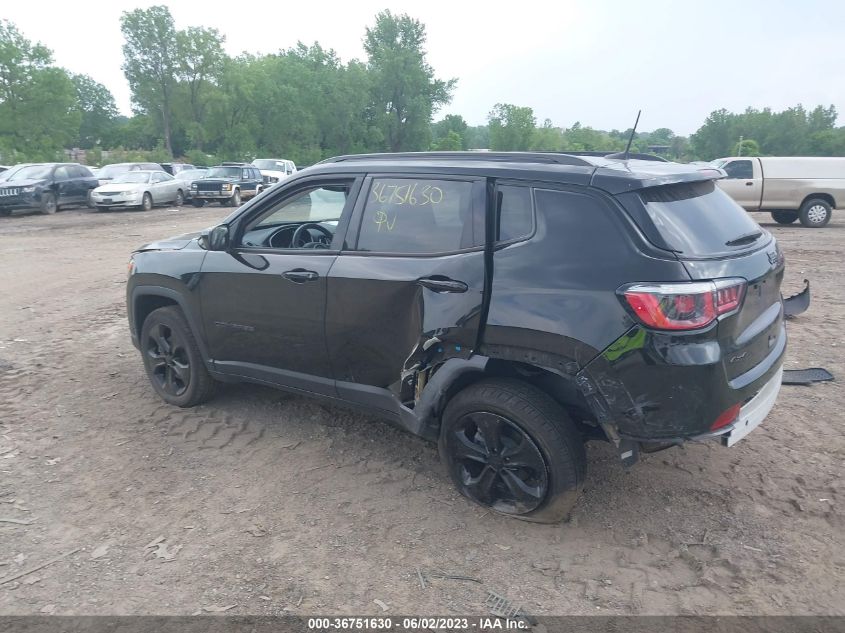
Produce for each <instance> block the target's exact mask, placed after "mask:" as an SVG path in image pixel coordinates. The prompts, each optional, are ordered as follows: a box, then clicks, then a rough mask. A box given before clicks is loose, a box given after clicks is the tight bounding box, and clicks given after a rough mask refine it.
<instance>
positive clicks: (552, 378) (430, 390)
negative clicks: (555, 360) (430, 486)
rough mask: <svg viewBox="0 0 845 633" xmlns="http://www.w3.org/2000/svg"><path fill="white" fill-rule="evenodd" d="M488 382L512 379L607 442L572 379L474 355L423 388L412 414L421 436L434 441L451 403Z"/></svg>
mask: <svg viewBox="0 0 845 633" xmlns="http://www.w3.org/2000/svg"><path fill="white" fill-rule="evenodd" d="M489 378H514V379H517V380H520V381H522V382H525V383H527V384H530V385H533V386H534V387H537V388H538V389H540V390H541V391H543V392H544V393H546V394H547V395H549V396H550V397H551V398H552V399H553V400H554V401H555V402H556V403H558V404H559V405H561V406H562V407H563V408H564V409H565V410H566V412H567V413H568V414H569V415H570V417H571V418H572V420H573V421H574V422H575V423H576V424H577V426H578V428H579V430H580V431H581V433H582V435H583V436H584V437H585V438H593V439H607V437H606V436H605V433H604V431H603V430H602V428H601V426H600V425H599V423H598V421H597V416H596V414H595V412H594V411H593V407H592V406H591V404H590V402H589V401H588V400H587V398H586V397H585V396H584V395H583V394H582V393H581V389H580V388H579V385H578V381H577V380H576V377H575V376H570V375H567V374H565V373H563V372H560V371H557V370H556V369H553V368H550V367H544V366H542V365H539V364H534V363H529V362H522V361H516V360H511V359H501V358H490V357H486V356H480V355H476V356H473V357H471V358H469V359H466V360H464V359H458V358H453V359H450V360H448V361H446V362H445V363H443V364H442V365H441V366H440V367H438V368H437V370H436V371H435V372H434V374H433V375H432V377H431V378H430V379H429V381H428V383H427V384H426V387H425V389H424V390H423V393H422V396H421V397H420V399H419V401H418V403H417V405H416V407H415V409H414V412H415V414H416V416H417V418H418V420H420V422H421V423H422V424H421V429H420V434H421V435H423V436H424V437H427V438H429V439H434V440H436V439H437V437H438V436H439V434H440V420H441V416H442V415H443V411H444V410H445V409H446V407H447V406H448V404H449V402H450V400H451V399H452V398H454V397H455V396H456V395H457V394H458V393H460V392H461V391H462V390H464V389H466V388H467V387H469V386H470V385H472V384H474V383H476V382H479V381H481V380H486V379H489Z"/></svg>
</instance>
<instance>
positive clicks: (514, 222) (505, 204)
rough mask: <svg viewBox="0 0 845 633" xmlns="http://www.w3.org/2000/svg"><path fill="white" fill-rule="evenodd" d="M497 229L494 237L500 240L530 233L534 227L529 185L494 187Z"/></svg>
mask: <svg viewBox="0 0 845 633" xmlns="http://www.w3.org/2000/svg"><path fill="white" fill-rule="evenodd" d="M496 196H497V202H496V209H497V212H498V231H497V233H496V239H498V240H499V241H502V242H507V241H509V240H515V239H518V238H520V237H525V236H527V235H530V234H531V231H532V230H533V229H534V209H533V205H532V203H531V189H530V188H529V187H521V186H511V185H505V186H500V187H498V188H497V189H496Z"/></svg>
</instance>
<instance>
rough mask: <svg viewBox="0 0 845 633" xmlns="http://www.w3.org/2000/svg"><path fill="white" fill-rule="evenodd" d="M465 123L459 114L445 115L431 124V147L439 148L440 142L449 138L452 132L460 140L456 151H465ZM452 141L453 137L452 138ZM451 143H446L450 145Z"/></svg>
mask: <svg viewBox="0 0 845 633" xmlns="http://www.w3.org/2000/svg"><path fill="white" fill-rule="evenodd" d="M467 127H468V126H467V122H466V121H464V117H462V116H461V115H459V114H447V115H446V116H445V117H443V118H442V119H440V120H439V121H437V122H436V123H432V124H431V145H432V147H436V146H440V145H441V144H442V143H441V142H442V141H443V140H444V139H446V138H447V137H449V133H450V132H454V133H455V134H456V135H457V136H458V138H460V139H461V147H458V148H457V149H459V150H460V149H467V148H466V141H465V140H464V136H465V135H466V131H467ZM452 138H453V140H454V137H452ZM451 142H452V141H449V142H447V144H451Z"/></svg>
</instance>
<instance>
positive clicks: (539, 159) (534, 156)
mask: <svg viewBox="0 0 845 633" xmlns="http://www.w3.org/2000/svg"><path fill="white" fill-rule="evenodd" d="M429 158H433V159H438V158H439V159H452V160H466V161H488V162H489V161H500V162H507V163H549V164H556V165H579V166H582V167H595V165H593V164H592V163H590V162H589V161H586V160H584V159H583V158H578V157H577V156H573V155H571V154H564V153H558V152H396V153H392V154H390V153H385V154H347V155H345V156H335V157H334V158H327V159H325V160H323V161H320V163H318V164H322V163H342V162H349V161H359V160H415V159H422V160H425V159H429Z"/></svg>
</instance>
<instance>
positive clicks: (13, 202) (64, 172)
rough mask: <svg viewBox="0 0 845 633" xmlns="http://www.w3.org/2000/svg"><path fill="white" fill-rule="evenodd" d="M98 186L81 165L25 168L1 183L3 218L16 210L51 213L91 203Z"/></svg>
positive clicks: (53, 164) (35, 165)
mask: <svg viewBox="0 0 845 633" xmlns="http://www.w3.org/2000/svg"><path fill="white" fill-rule="evenodd" d="M8 171H11V170H8ZM96 186H97V179H96V178H95V177H94V176H93V175H92V174H91V172H90V171H88V168H87V167H84V166H83V165H79V164H78V163H35V164H31V165H25V166H23V167H21V168H20V169H15V171H14V173H12V174H11V175H10V176H9V177H8V178H7V179H6V180H4V181H2V183H0V215H9V214H10V213H11V212H12V211H14V210H15V209H35V210H38V211H40V212H41V213H44V214H50V213H55V212H56V211H57V210H58V209H60V208H61V207H64V206H69V205H85V204H90V195H91V192H92V191H93V190H94V188H95V187H96Z"/></svg>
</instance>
